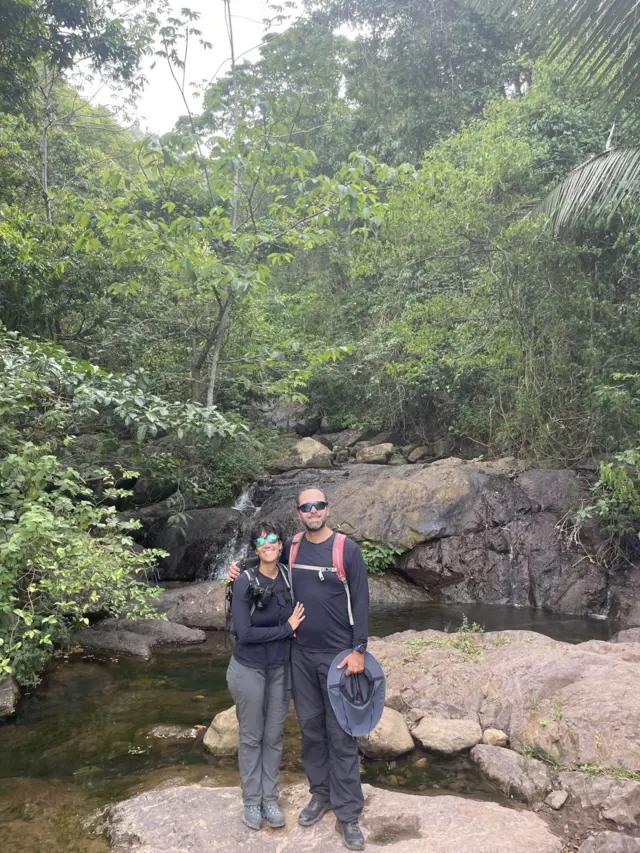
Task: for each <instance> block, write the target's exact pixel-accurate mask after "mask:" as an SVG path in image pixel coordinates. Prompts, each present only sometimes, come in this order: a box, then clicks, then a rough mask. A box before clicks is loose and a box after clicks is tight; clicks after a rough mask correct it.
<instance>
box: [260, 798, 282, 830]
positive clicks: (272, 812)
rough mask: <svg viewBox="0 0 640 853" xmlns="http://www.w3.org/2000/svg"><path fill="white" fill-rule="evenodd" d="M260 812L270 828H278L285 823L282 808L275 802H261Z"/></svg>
mask: <svg viewBox="0 0 640 853" xmlns="http://www.w3.org/2000/svg"><path fill="white" fill-rule="evenodd" d="M262 814H263V815H264V819H265V820H266V822H267V823H268V824H269V826H270V827H271V829H280V828H281V827H283V826H284V825H285V819H284V815H283V814H282V809H281V808H280V806H279V805H278V804H277V803H263V804H262Z"/></svg>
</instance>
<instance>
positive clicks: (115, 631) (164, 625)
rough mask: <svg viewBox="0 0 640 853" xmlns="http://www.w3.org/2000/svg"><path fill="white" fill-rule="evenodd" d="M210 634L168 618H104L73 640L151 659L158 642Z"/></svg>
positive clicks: (93, 649) (198, 639)
mask: <svg viewBox="0 0 640 853" xmlns="http://www.w3.org/2000/svg"><path fill="white" fill-rule="evenodd" d="M206 639H207V635H206V634H205V632H204V631H201V630H199V629H196V628H187V627H185V626H184V625H180V624H175V623H173V622H169V621H167V620H165V619H149V620H145V621H140V622H135V621H128V620H126V619H105V620H104V621H103V622H98V624H97V625H96V626H95V627H94V628H85V629H83V630H82V631H78V632H77V633H76V634H74V636H73V642H74V643H77V644H78V645H80V646H82V648H83V649H84V650H85V652H90V653H92V654H96V655H130V656H131V657H139V658H143V660H149V659H150V658H151V655H152V653H153V650H154V649H155V648H157V647H158V646H174V645H178V646H179V645H194V644H197V643H204V642H205V640H206Z"/></svg>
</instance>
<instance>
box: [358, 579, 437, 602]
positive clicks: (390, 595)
mask: <svg viewBox="0 0 640 853" xmlns="http://www.w3.org/2000/svg"><path fill="white" fill-rule="evenodd" d="M428 601H429V596H428V595H427V593H426V592H425V591H424V589H422V587H419V586H416V585H415V584H413V583H410V582H408V581H406V580H405V579H404V578H402V577H398V576H397V575H393V574H388V573H387V574H381V575H369V609H370V610H387V609H390V608H395V609H400V608H403V607H411V606H413V605H416V604H426V603H427V602H428Z"/></svg>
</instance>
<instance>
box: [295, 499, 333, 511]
mask: <svg viewBox="0 0 640 853" xmlns="http://www.w3.org/2000/svg"><path fill="white" fill-rule="evenodd" d="M328 506H329V504H328V503H327V502H326V501H312V502H311V503H306V504H300V506H299V507H298V509H299V510H300V512H311V510H312V509H317V510H318V512H320V511H321V510H323V509H326V508H327V507H328Z"/></svg>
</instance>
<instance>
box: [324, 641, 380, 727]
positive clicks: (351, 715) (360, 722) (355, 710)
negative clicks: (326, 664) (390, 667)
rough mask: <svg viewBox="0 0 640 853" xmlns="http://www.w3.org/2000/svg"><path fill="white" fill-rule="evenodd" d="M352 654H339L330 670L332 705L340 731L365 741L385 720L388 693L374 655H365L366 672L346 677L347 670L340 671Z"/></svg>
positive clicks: (328, 679)
mask: <svg viewBox="0 0 640 853" xmlns="http://www.w3.org/2000/svg"><path fill="white" fill-rule="evenodd" d="M350 653H351V649H346V650H345V651H344V652H340V654H339V655H336V656H335V658H334V659H333V662H332V664H331V667H330V668H329V674H328V675H327V688H328V691H329V701H330V702H331V707H332V708H333V712H334V714H335V715H336V717H337V719H338V722H339V723H340V727H341V728H342V729H344V731H345V732H346V733H347V734H348V735H351V736H352V737H363V736H364V735H368V734H369V732H372V731H373V730H374V729H375V727H376V726H377V725H378V723H379V722H380V719H381V718H382V712H383V711H384V700H385V693H386V685H385V679H384V672H383V671H382V667H381V666H380V664H379V663H378V661H377V660H376V659H375V658H374V656H373V655H372V654H371V652H365V657H364V670H363V671H362V672H359V673H357V674H356V675H349V676H347V675H346V670H347V667H346V666H344V667H343V668H342V669H338V665H339V664H341V663H342V661H343V660H344V659H345V658H346V656H347V655H348V654H350Z"/></svg>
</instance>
